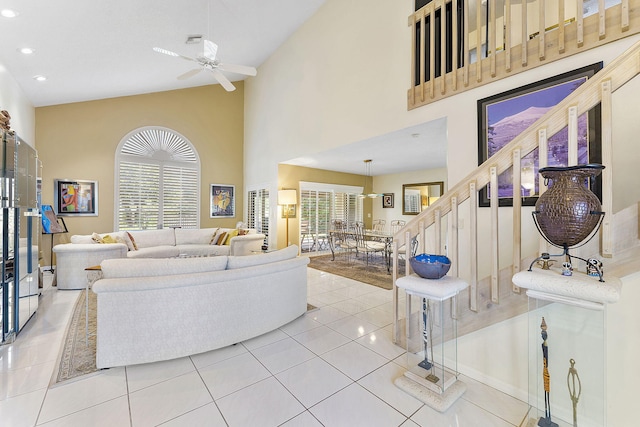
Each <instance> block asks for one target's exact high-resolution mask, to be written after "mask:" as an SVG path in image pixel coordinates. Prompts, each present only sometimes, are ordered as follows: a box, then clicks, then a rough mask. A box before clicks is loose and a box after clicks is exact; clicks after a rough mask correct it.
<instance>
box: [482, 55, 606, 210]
mask: <svg viewBox="0 0 640 427" xmlns="http://www.w3.org/2000/svg"><path fill="white" fill-rule="evenodd" d="M601 69H602V62H598V63H596V64H592V65H589V66H586V67H582V68H579V69H577V70H573V71H569V72H567V73H563V74H560V75H558V76H555V77H551V78H548V79H545V80H541V81H538V82H535V83H531V84H528V85H526V86H522V87H519V88H516V89H513V90H510V91H507V92H503V93H500V94H498V95H494V96H490V97H488V98H484V99H481V100H479V101H478V164H479V165H480V164H482V163H484V162H485V161H486V160H487V159H489V158H490V157H491V156H493V155H494V154H495V153H496V152H497V151H498V150H500V149H501V148H502V147H504V146H505V145H507V144H508V143H509V142H511V141H512V140H513V139H514V138H515V137H516V136H518V135H519V134H520V133H522V132H523V131H524V130H525V129H527V128H528V127H529V126H530V125H532V124H533V123H534V122H535V121H536V120H538V119H539V118H540V117H542V116H543V115H544V114H545V113H546V112H547V111H549V110H550V109H552V108H553V107H554V106H556V105H557V104H558V103H559V102H560V101H562V100H563V99H564V98H566V97H567V96H568V95H569V94H570V93H571V92H573V91H574V90H576V89H577V88H578V87H579V86H580V85H581V84H582V83H584V82H586V81H587V79H588V78H590V77H591V76H593V75H594V74H595V73H597V72H598V71H599V70H601ZM567 140H568V128H567V127H565V128H564V129H562V130H561V131H559V132H558V133H556V134H555V135H548V153H549V156H548V159H547V166H567V161H568V153H567ZM601 157H602V156H601V149H600V105H599V104H598V106H596V107H594V108H593V109H591V110H590V111H589V112H587V113H585V114H583V115H581V116H580V117H578V164H585V163H599V162H600V161H601ZM538 164H539V163H538V149H535V150H534V151H532V152H531V153H529V154H527V155H524V156H523V157H522V159H521V165H520V167H521V170H522V186H521V191H520V192H521V194H522V205H523V206H534V205H535V204H536V201H537V200H538V194H539V189H538V181H539V180H538ZM511 178H512V172H511V169H509V170H507V171H505V172H503V173H502V174H500V175H499V176H498V189H497V191H498V196H499V205H500V206H513V199H512V197H513V185H512V179H511ZM600 185H601V184H599V179H598V182H596V184H595V187H596V188H593V189H592V190H593V191H594V192H595V193H596V194H600V193H599V192H598V190H597V187H598V186H600ZM490 191H491V189H490V188H489V186H487V187H485V188H483V189H481V190H480V194H479V197H478V203H479V205H480V206H481V207H483V206H484V207H487V206H489V197H490Z"/></svg>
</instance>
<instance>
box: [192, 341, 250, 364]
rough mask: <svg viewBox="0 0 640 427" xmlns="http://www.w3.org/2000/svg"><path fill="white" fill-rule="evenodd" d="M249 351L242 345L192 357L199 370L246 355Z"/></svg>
mask: <svg viewBox="0 0 640 427" xmlns="http://www.w3.org/2000/svg"><path fill="white" fill-rule="evenodd" d="M246 352H247V349H246V348H245V347H244V346H243V345H242V344H234V345H230V346H228V347H223V348H219V349H218V350H212V351H207V352H206V353H200V354H194V355H192V356H189V357H191V360H192V361H193V364H194V365H195V366H196V368H197V369H200V368H204V367H205V366H209V365H213V364H214V363H218V362H221V361H223V360H226V359H231V358H232V357H236V356H239V355H241V354H243V353H246Z"/></svg>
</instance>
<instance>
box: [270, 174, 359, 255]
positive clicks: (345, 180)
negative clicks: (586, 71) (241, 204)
mask: <svg viewBox="0 0 640 427" xmlns="http://www.w3.org/2000/svg"><path fill="white" fill-rule="evenodd" d="M300 181H305V182H320V183H326V184H339V185H352V186H358V187H362V186H363V184H364V182H365V177H364V176H363V175H356V174H351V173H342V172H333V171H327V170H322V169H313V168H305V167H300V166H291V165H284V164H281V165H279V166H278V182H279V187H278V189H285V188H287V189H289V188H291V189H295V190H296V191H297V192H298V202H299V201H300ZM367 190H369V187H366V188H365V191H367ZM273 203H274V206H275V205H276V203H277V196H276V198H275V199H273ZM367 213H371V202H370V199H365V204H364V216H365V218H366V217H367ZM276 218H277V223H278V225H277V230H278V237H277V239H278V240H277V241H278V243H277V245H278V248H283V247H285V246H286V245H287V243H286V240H287V238H286V219H284V218H282V208H281V207H280V206H278V210H277V217H276ZM368 223H369V224H371V219H370V218H369V219H368ZM299 233H300V204H298V206H296V217H295V218H290V219H289V241H290V242H291V243H293V244H299V243H298V241H299V237H298V236H299Z"/></svg>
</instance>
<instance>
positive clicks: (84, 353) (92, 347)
mask: <svg viewBox="0 0 640 427" xmlns="http://www.w3.org/2000/svg"><path fill="white" fill-rule="evenodd" d="M85 293H86V291H85V290H83V291H82V292H80V295H79V296H78V300H77V301H76V305H75V307H74V308H73V314H72V315H71V320H70V322H69V326H68V327H67V334H66V335H65V337H64V340H63V342H62V351H61V353H60V356H59V359H60V363H59V364H58V371H57V372H56V373H55V375H54V384H55V383H59V382H62V381H67V380H70V379H72V378H76V377H79V376H81V375H86V374H90V373H92V372H95V371H96V370H97V369H96V334H95V332H96V306H97V296H96V294H95V293H93V292H89V337H88V344H87V339H86V332H85V301H86V297H85Z"/></svg>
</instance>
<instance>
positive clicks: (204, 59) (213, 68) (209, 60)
mask: <svg viewBox="0 0 640 427" xmlns="http://www.w3.org/2000/svg"><path fill="white" fill-rule="evenodd" d="M198 37H200V39H202V36H199V35H190V36H187V42H186V43H187V44H189V43H196V41H195V40H196V38H198ZM192 39H193V40H194V41H191V42H190V40H192ZM153 50H154V51H155V52H158V53H162V54H165V55H169V56H178V57H180V58H182V59H185V60H187V61H192V62H196V63H198V64H199V65H200V67H199V68H196V69H193V70H190V71H187V72H186V73H184V74H181V75H179V76H178V77H177V78H178V80H185V79H188V78H190V77H193V76H195V75H196V74H198V73H199V72H200V71H202V70H207V71H210V72H211V74H213V78H214V79H216V80H217V81H218V83H220V85H221V86H222V87H223V88H224V89H225V90H226V91H227V92H232V91H234V90H236V87H235V86H234V85H233V83H231V81H230V80H229V79H228V78H227V76H225V75H224V74H222V71H227V72H230V73H236V74H243V75H245V76H255V75H256V74H257V71H256V69H255V68H254V67H249V66H246V65H235V64H225V63H223V62H221V61H220V60H219V59H217V57H216V56H217V53H218V45H217V44H215V43H214V42H212V41H210V40H207V39H204V51H203V53H202V55H197V56H196V57H195V58H192V57H189V56H184V55H180V54H178V53H175V52H172V51H170V50H167V49H163V48H161V47H154V48H153Z"/></svg>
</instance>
